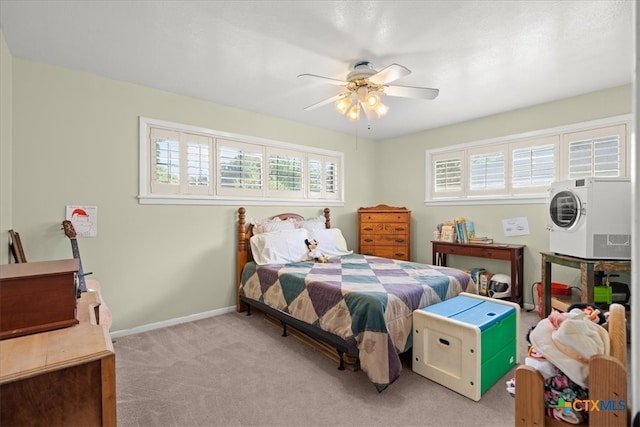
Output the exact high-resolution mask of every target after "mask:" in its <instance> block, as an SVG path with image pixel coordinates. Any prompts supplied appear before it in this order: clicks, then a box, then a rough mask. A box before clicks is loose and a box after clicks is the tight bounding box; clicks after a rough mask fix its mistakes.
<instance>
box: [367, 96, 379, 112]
mask: <svg viewBox="0 0 640 427" xmlns="http://www.w3.org/2000/svg"><path fill="white" fill-rule="evenodd" d="M378 104H380V97H379V96H378V94H377V93H375V92H369V93H368V94H367V96H365V98H364V105H365V106H366V107H367V108H368V109H370V110H375V108H376V107H377V106H378Z"/></svg>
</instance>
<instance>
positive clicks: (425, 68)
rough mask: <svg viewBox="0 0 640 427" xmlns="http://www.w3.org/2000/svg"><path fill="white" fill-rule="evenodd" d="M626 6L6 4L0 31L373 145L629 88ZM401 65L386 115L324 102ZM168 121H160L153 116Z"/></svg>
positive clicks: (130, 75)
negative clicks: (365, 68)
mask: <svg viewBox="0 0 640 427" xmlns="http://www.w3.org/2000/svg"><path fill="white" fill-rule="evenodd" d="M632 16H633V2H632V1H628V0H625V1H595V0H588V1H566V0H565V1H540V0H536V1H515V0H514V1H268V0H267V1H186V0H185V1H151V0H147V1H115V0H112V1H75V0H74V1H63V0H56V1H35V0H31V1H14V0H0V29H1V30H2V32H3V34H4V37H5V40H6V42H7V45H8V46H9V49H10V50H11V52H12V54H13V55H14V56H16V57H22V58H28V59H33V60H36V61H41V62H45V63H51V64H55V65H58V66H62V67H66V68H70V69H75V70H81V71H86V72H90V73H94V74H98V75H102V76H105V77H108V78H111V79H116V80H122V81H127V82H132V83H136V84H140V85H145V86H150V87H154V88H158V89H162V90H166V91H170V92H176V93H180V94H184V95H187V96H191V97H195V98H201V99H205V100H209V101H212V102H215V103H218V104H224V105H228V106H233V107H238V108H241V109H244V110H250V111H255V112H258V113H264V114H268V115H271V116H276V117H280V118H284V119H288V120H292V121H295V122H300V123H305V124H309V125H313V126H318V127H321V128H326V129H330V130H334V131H338V132H343V133H349V134H355V133H356V132H357V133H358V135H360V136H362V137H366V138H371V139H386V138H391V137H396V136H400V135H405V134H410V133H415V132H418V131H421V130H425V129H429V128H434V127H438V126H443V125H447V124H451V123H456V122H460V121H465V120H469V119H473V118H477V117H482V116H487V115H492V114H496V113H500V112H503V111H508V110H513V109H517V108H521V107H525V106H529V105H534V104H539V103H543V102H547V101H552V100H556V99H561V98H566V97H569V96H574V95H578V94H582V93H587V92H591V91H595V90H600V89H605V88H609V87H614V86H619V85H623V84H627V83H631V82H632V76H633V62H634V54H633V49H634V44H633V37H634V30H633V19H632ZM360 60H368V61H371V62H373V63H374V65H375V66H376V68H377V69H381V68H383V67H385V66H387V65H389V64H392V63H398V64H402V65H404V66H406V67H407V68H409V69H410V70H411V71H412V74H411V75H409V76H407V77H404V78H402V79H400V80H398V81H396V82H394V84H398V85H406V86H426V87H434V88H438V89H440V95H439V96H438V98H436V99H435V100H433V101H426V100H415V99H406V98H389V97H386V99H385V103H386V104H387V105H389V106H390V107H391V109H390V111H389V113H388V114H387V116H386V117H384V118H383V119H381V120H375V121H373V122H371V123H370V125H371V126H370V127H371V128H370V129H368V128H367V122H366V119H364V120H361V122H360V123H358V124H357V125H356V124H353V123H351V122H349V121H347V120H346V118H345V117H342V116H340V115H339V114H338V113H337V112H336V111H335V109H334V108H333V106H332V105H331V104H329V105H325V106H323V107H321V108H319V109H316V110H312V111H303V108H304V107H306V106H308V105H311V104H313V103H315V102H318V101H320V100H322V99H324V98H328V97H330V96H333V95H335V94H337V93H339V89H340V88H339V87H338V86H333V85H328V84H318V83H315V82H310V81H308V80H304V79H298V78H297V76H298V75H299V74H302V73H311V74H318V75H322V76H327V77H331V78H335V79H345V78H346V74H347V73H348V72H349V71H350V70H351V69H352V67H353V65H354V63H355V62H357V61H360ZM163 119H168V120H170V118H163Z"/></svg>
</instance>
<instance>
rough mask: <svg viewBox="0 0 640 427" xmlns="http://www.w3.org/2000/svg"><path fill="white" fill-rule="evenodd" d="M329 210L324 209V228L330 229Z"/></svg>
mask: <svg viewBox="0 0 640 427" xmlns="http://www.w3.org/2000/svg"><path fill="white" fill-rule="evenodd" d="M330 212H331V209H329V208H324V219H325V228H331V213H330Z"/></svg>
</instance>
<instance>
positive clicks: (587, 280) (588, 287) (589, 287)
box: [580, 262, 596, 304]
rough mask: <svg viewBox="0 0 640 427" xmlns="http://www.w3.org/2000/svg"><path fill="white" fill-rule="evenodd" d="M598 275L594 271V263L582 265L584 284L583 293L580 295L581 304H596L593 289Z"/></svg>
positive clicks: (581, 274) (581, 271)
mask: <svg viewBox="0 0 640 427" xmlns="http://www.w3.org/2000/svg"><path fill="white" fill-rule="evenodd" d="M595 276H596V274H595V271H594V270H593V263H590V262H581V263H580V282H581V284H582V293H581V295H580V302H582V303H584V304H594V303H595V297H594V291H593V287H594V286H595V281H596V277H595Z"/></svg>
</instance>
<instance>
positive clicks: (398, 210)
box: [358, 205, 411, 212]
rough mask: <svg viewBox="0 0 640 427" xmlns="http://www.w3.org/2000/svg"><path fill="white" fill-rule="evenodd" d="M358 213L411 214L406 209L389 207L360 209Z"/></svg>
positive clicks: (380, 206)
mask: <svg viewBox="0 0 640 427" xmlns="http://www.w3.org/2000/svg"><path fill="white" fill-rule="evenodd" d="M358 212H411V211H410V210H408V209H407V208H405V207H396V206H388V205H378V206H371V207H368V208H360V209H358Z"/></svg>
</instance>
